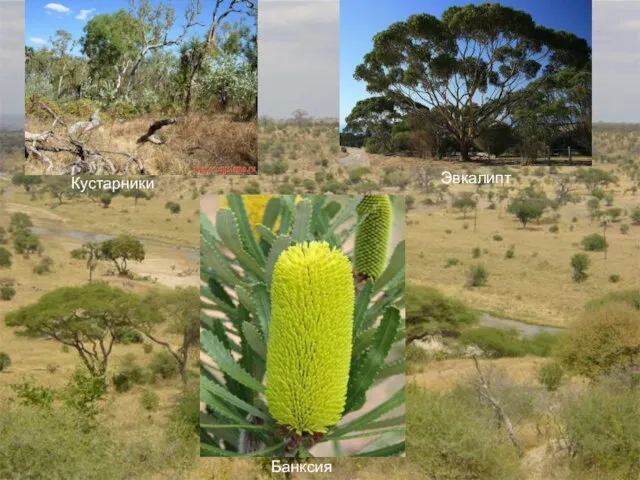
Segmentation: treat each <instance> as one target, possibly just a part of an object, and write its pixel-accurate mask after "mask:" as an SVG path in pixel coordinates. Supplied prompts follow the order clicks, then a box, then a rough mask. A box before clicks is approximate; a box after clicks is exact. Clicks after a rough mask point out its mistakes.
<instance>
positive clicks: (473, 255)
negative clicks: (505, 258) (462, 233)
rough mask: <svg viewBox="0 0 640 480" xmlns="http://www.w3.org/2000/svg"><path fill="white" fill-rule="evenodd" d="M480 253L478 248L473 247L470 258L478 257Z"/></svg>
mask: <svg viewBox="0 0 640 480" xmlns="http://www.w3.org/2000/svg"><path fill="white" fill-rule="evenodd" d="M481 253H482V250H481V249H480V247H474V248H472V249H471V257H472V258H478V257H480V254H481Z"/></svg>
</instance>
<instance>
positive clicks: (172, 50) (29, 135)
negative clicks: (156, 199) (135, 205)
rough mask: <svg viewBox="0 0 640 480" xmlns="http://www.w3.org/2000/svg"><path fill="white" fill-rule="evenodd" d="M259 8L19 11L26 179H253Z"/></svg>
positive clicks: (135, 3) (245, 2) (204, 5)
mask: <svg viewBox="0 0 640 480" xmlns="http://www.w3.org/2000/svg"><path fill="white" fill-rule="evenodd" d="M257 8H258V5H257V1H253V0H165V1H158V0H111V1H109V2H103V1H100V2H99V1H97V0H84V1H73V2H71V1H65V0H61V1H60V3H53V2H47V1H40V0H28V1H27V2H26V5H25V59H24V60H25V95H24V96H25V105H24V108H25V118H24V122H25V132H24V135H25V169H24V170H25V173H26V174H28V175H218V174H222V175H227V174H257V150H258V144H257V140H258V134H257V119H256V117H257V90H258V52H257Z"/></svg>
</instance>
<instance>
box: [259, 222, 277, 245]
mask: <svg viewBox="0 0 640 480" xmlns="http://www.w3.org/2000/svg"><path fill="white" fill-rule="evenodd" d="M256 230H257V231H258V233H259V234H260V238H262V239H263V240H264V241H265V242H267V243H268V244H269V245H273V242H275V241H276V238H278V237H277V235H276V234H275V233H273V232H272V231H271V229H270V228H268V227H265V226H264V225H262V224H261V223H259V224H258V225H256Z"/></svg>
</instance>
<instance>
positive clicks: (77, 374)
mask: <svg viewBox="0 0 640 480" xmlns="http://www.w3.org/2000/svg"><path fill="white" fill-rule="evenodd" d="M106 391H107V386H106V384H105V381H104V378H100V377H96V376H93V375H89V374H88V373H87V372H85V371H84V370H80V369H76V370H74V372H73V374H72V375H71V378H70V379H69V382H68V383H67V386H66V387H65V389H64V391H63V392H62V394H61V396H62V399H63V400H64V403H65V405H67V406H68V407H69V408H73V409H75V410H76V411H78V412H80V413H81V414H82V415H83V416H84V417H85V419H89V420H93V419H94V417H95V416H96V414H97V413H98V407H97V402H98V400H100V399H101V398H102V397H103V395H104V394H105V393H106ZM85 426H87V424H86V423H85Z"/></svg>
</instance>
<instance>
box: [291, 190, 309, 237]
mask: <svg viewBox="0 0 640 480" xmlns="http://www.w3.org/2000/svg"><path fill="white" fill-rule="evenodd" d="M312 215H313V206H312V205H311V202H310V201H309V200H302V201H301V202H299V203H298V205H296V220H295V223H294V224H293V233H292V235H291V236H292V238H293V240H294V241H295V242H297V243H302V242H304V241H306V240H307V238H308V237H309V232H310V230H311V217H312Z"/></svg>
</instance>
